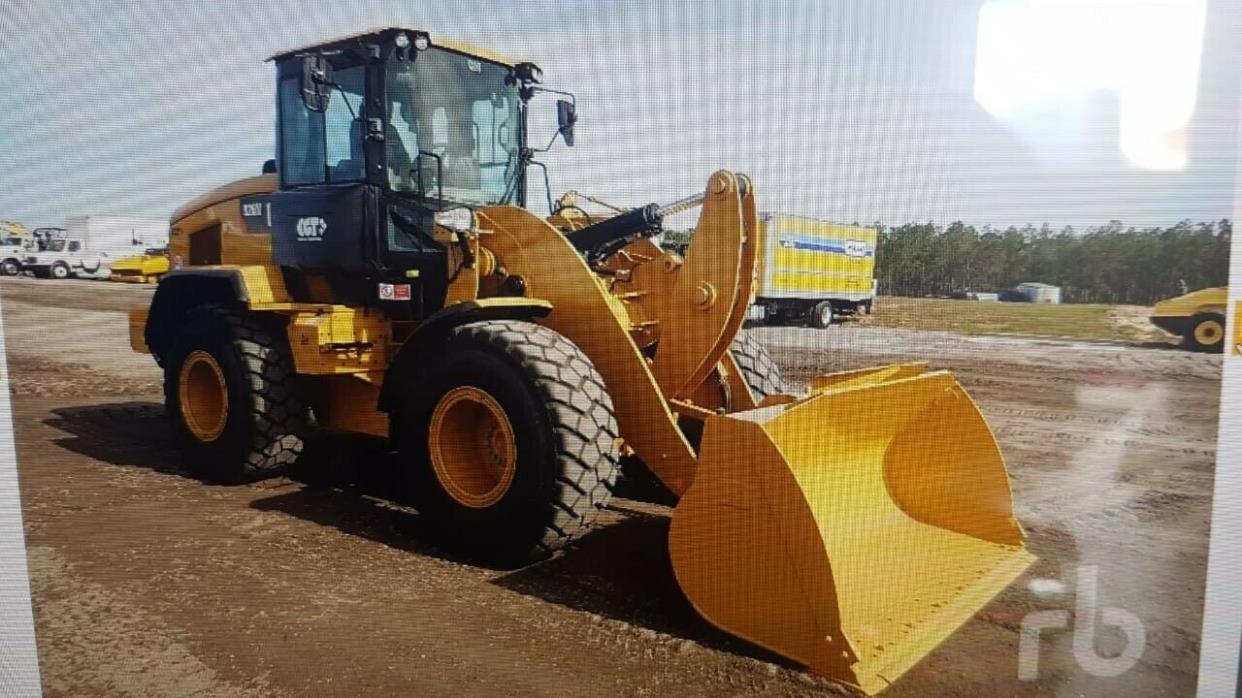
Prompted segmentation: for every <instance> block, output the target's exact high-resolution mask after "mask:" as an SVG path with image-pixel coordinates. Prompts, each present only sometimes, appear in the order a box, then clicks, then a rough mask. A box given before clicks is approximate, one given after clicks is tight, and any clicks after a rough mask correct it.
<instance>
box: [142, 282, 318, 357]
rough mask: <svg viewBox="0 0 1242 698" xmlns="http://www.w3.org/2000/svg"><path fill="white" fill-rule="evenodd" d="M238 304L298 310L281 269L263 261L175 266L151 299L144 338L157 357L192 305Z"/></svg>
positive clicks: (275, 309)
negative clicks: (246, 263)
mask: <svg viewBox="0 0 1242 698" xmlns="http://www.w3.org/2000/svg"><path fill="white" fill-rule="evenodd" d="M208 303H210V304H215V305H238V306H244V307H247V308H249V309H251V310H274V311H289V310H296V309H298V307H299V304H295V303H291V302H290V298H289V292H288V291H287V290H286V289H285V282H284V279H283V278H281V275H280V271H279V270H278V269H275V268H272V267H265V266H260V265H245V266H243V265H219V266H210V267H191V268H186V269H174V270H172V271H170V272H168V273H167V274H165V275H164V276H163V278H162V279H160V285H159V286H158V287H157V288H156V290H155V297H154V298H152V299H151V309H150V312H149V313H148V314H147V318H146V326H145V328H144V329H143V338H144V339H145V341H146V345H147V347H148V348H149V349H150V351H151V353H152V354H154V355H155V358H156V361H157V362H158V361H159V360H160V356H161V355H162V354H163V353H164V352H165V351H167V349H168V344H169V342H171V341H172V338H173V336H174V335H176V333H177V329H178V328H179V327H180V326H181V319H182V318H183V317H184V316H185V314H186V313H187V312H188V311H189V310H190V309H191V308H193V307H195V306H198V305H204V304H208Z"/></svg>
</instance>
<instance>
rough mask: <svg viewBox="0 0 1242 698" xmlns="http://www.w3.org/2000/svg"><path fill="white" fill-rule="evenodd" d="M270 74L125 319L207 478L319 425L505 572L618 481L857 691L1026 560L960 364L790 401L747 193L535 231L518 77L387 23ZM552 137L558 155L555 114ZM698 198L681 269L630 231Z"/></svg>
mask: <svg viewBox="0 0 1242 698" xmlns="http://www.w3.org/2000/svg"><path fill="white" fill-rule="evenodd" d="M273 60H274V61H275V62H276V67H277V80H278V87H277V114H278V118H277V126H278V127H277V132H278V136H277V167H276V170H277V173H276V174H271V173H269V174H264V175H262V176H259V177H253V178H250V179H246V180H242V181H239V182H234V183H232V184H229V185H226V186H224V187H221V188H220V189H218V190H216V191H214V192H211V193H208V194H206V195H204V196H202V197H200V198H198V199H196V200H194V201H192V202H190V203H189V204H187V205H185V206H183V207H182V208H181V209H179V210H178V211H177V212H175V213H174V215H173V220H172V234H171V242H170V250H169V255H170V259H171V261H172V267H173V269H172V270H171V271H170V272H169V273H168V274H166V275H165V276H164V277H163V278H162V279H161V281H160V284H159V287H158V289H157V291H156V293H155V295H154V297H153V300H152V303H151V306H150V307H149V308H148V309H146V310H143V311H137V312H135V313H133V314H132V315H131V319H130V337H131V342H132V344H133V345H134V347H135V349H137V350H139V351H147V352H150V353H152V354H153V355H154V357H155V359H156V360H157V362H159V363H160V365H161V366H162V367H163V369H164V372H165V381H164V382H165V402H166V405H167V408H168V413H169V418H170V421H171V423H172V429H173V432H174V434H175V436H176V438H177V441H178V443H179V444H180V446H181V450H182V452H183V454H184V455H185V459H186V461H187V462H188V464H189V465H190V466H191V467H193V468H194V469H195V471H196V472H198V473H199V474H200V475H202V476H203V477H205V478H210V479H217V480H230V481H241V480H251V479H256V478H261V477H266V476H269V475H272V474H275V473H278V472H280V471H281V470H282V469H284V468H286V467H288V466H290V465H291V464H293V463H295V462H296V461H298V459H299V458H301V457H303V452H304V451H306V450H307V449H308V448H309V446H308V443H311V438H310V435H311V433H312V431H311V430H312V429H314V430H316V431H318V432H331V431H344V432H351V433H358V434H366V435H371V436H375V437H384V438H387V439H388V443H389V444H390V445H391V447H392V448H393V450H394V452H395V455H396V458H395V463H396V464H397V467H398V468H400V471H401V476H402V479H403V482H404V486H403V489H402V492H401V497H402V498H403V499H405V500H406V501H409V502H411V503H413V504H414V506H415V507H416V508H417V509H418V510H419V511H420V513H421V514H422V518H423V520H424V521H426V522H428V524H427V526H426V527H424V528H425V530H427V532H428V535H430V536H433V537H434V538H435V540H436V541H437V542H438V543H439V544H440V545H443V546H445V547H449V548H454V549H459V550H462V551H465V552H468V553H470V554H472V555H475V556H478V557H481V558H483V559H486V560H489V561H491V562H493V563H497V564H504V565H517V564H523V563H525V562H528V561H530V560H533V559H538V558H540V557H544V556H546V555H549V554H552V553H553V552H555V551H556V550H558V549H560V548H562V547H563V546H565V545H566V544H567V543H568V542H569V541H571V540H572V539H574V538H575V537H577V536H579V535H581V534H582V533H583V532H584V531H586V530H587V529H588V528H589V526H590V525H591V523H592V521H593V520H594V519H595V517H596V515H597V514H598V512H599V511H600V510H601V509H602V507H603V506H604V504H605V503H606V502H607V500H608V498H609V496H610V495H611V492H612V491H613V489H614V485H615V483H616V480H617V478H618V471H619V468H620V466H621V465H622V463H623V462H624V463H625V464H626V467H627V472H634V473H640V474H645V475H646V476H647V477H648V478H649V480H650V481H652V482H658V483H659V485H660V486H661V487H663V488H665V489H666V490H667V493H668V494H669V495H670V496H671V497H672V498H673V499H680V503H679V504H678V506H677V507H676V509H674V511H673V514H672V524H671V527H670V539H669V549H670V557H671V559H672V564H673V569H674V572H675V573H676V576H677V579H678V581H679V583H680V584H681V586H682V588H683V589H685V590H686V593H687V596H688V598H689V599H690V601H691V603H692V604H693V605H694V606H695V608H696V609H698V610H699V611H700V612H701V613H702V614H703V615H704V616H705V617H706V618H707V619H708V620H710V621H711V622H713V623H715V624H717V625H719V626H720V627H722V628H724V629H725V630H728V631H730V632H733V633H735V634H737V635H740V636H742V637H745V638H747V639H749V640H751V641H752V642H755V643H757V644H759V645H762V646H764V647H768V648H770V649H772V650H773V651H776V652H778V653H780V654H782V655H784V656H787V657H790V658H792V659H794V660H796V661H799V662H802V663H804V664H806V665H808V666H810V667H811V668H813V669H814V670H816V671H819V672H821V673H824V674H825V675H828V676H831V677H833V678H836V679H838V680H840V681H843V682H846V683H849V684H852V685H855V686H858V687H860V688H862V689H863V690H865V691H867V692H876V691H878V690H880V689H882V688H883V687H884V686H886V685H888V683H890V682H891V681H892V680H894V679H895V678H896V677H897V676H898V675H899V674H900V673H901V672H903V671H905V670H906V669H907V668H909V667H910V666H911V665H912V664H913V663H914V662H915V661H917V660H918V659H919V658H920V657H922V656H923V655H924V654H926V653H927V652H928V651H930V649H931V648H933V647H934V646H935V645H936V644H937V643H939V642H940V641H941V640H942V639H943V638H944V637H946V636H947V635H948V634H949V633H951V632H952V631H953V629H954V628H956V627H957V626H958V625H960V624H961V623H962V622H963V621H964V620H966V619H967V618H968V617H969V615H970V613H972V612H973V611H974V610H975V609H976V608H978V607H979V606H980V605H982V604H983V603H984V602H986V601H987V600H988V599H990V598H991V597H992V596H993V595H994V594H996V593H997V592H998V591H1000V590H1001V589H1003V588H1004V587H1005V586H1006V585H1007V584H1008V583H1009V582H1010V581H1011V580H1012V579H1013V578H1015V577H1016V576H1017V575H1018V574H1020V573H1021V572H1022V570H1024V569H1025V568H1026V567H1027V566H1028V565H1029V564H1030V562H1031V560H1032V558H1031V556H1030V555H1029V554H1028V553H1027V552H1026V551H1025V550H1024V547H1023V539H1024V536H1023V533H1022V529H1021V527H1020V526H1019V525H1018V522H1017V521H1016V520H1015V519H1014V517H1013V512H1012V503H1011V498H1010V493H1009V484H1008V479H1007V476H1006V472H1005V466H1004V461H1003V459H1002V457H1001V455H1000V452H999V450H998V448H997V446H996V443H995V440H994V439H993V438H992V435H991V432H990V431H989V430H988V427H987V425H986V423H985V422H984V421H983V418H982V416H981V415H980V414H979V411H978V409H977V408H976V407H975V405H974V403H973V402H972V401H971V400H970V398H969V396H967V395H966V393H965V392H964V391H963V390H962V389H961V387H960V386H959V385H958V384H957V382H956V381H955V380H954V379H953V378H952V376H950V375H949V374H947V373H945V372H943V371H927V370H926V366H924V365H922V364H901V365H895V366H887V367H878V368H874V369H864V370H859V371H850V372H844V373H836V374H828V375H824V376H820V377H817V378H815V379H814V380H813V382H812V384H811V386H810V390H809V391H808V392H806V393H803V394H789V393H787V392H786V390H785V386H784V383H783V381H781V379H780V376H779V372H778V371H777V370H776V367H775V364H774V363H773V362H772V361H771V358H770V357H768V356H767V355H766V352H765V351H763V349H762V347H761V346H760V345H758V344H757V343H755V342H754V341H753V339H750V338H748V337H746V336H745V335H744V334H741V325H742V322H743V321H744V320H745V318H746V315H747V312H748V309H749V306H750V304H751V303H752V302H753V299H754V296H755V283H756V273H755V270H756V267H757V266H758V265H759V264H760V261H759V256H760V250H762V242H763V232H762V230H761V228H760V227H759V224H758V215H757V213H756V206H755V191H754V187H753V185H752V183H751V181H750V180H749V178H747V177H746V176H745V175H740V174H734V173H732V172H728V171H719V172H716V173H714V174H713V175H711V177H710V178H709V179H708V181H707V184H706V186H705V188H704V191H703V193H702V194H698V195H694V196H691V197H687V198H685V199H682V200H678V201H676V202H674V203H672V204H668V205H665V206H659V205H656V204H652V205H649V206H646V207H640V208H637V209H634V210H632V211H629V212H626V213H621V214H619V215H617V216H615V217H613V218H610V219H607V220H603V221H598V220H591V218H590V217H589V216H586V215H584V212H582V211H581V209H576V207H574V206H565V207H562V208H560V209H558V210H556V211H554V212H553V215H551V216H550V217H549V218H547V219H543V218H540V217H538V216H536V215H535V214H533V213H531V212H530V211H528V210H526V209H525V208H524V207H523V205H524V203H525V181H524V172H525V169H526V167H527V166H528V165H529V164H531V162H532V161H531V155H532V152H533V151H532V150H531V149H530V148H528V147H527V144H526V129H525V122H526V110H527V108H528V102H529V101H530V98H531V97H532V96H533V95H535V94H537V92H538V80H539V78H540V73H539V71H538V69H537V68H535V67H534V66H533V65H531V64H528V63H517V62H514V61H509V60H507V59H502V58H499V57H496V56H493V55H491V54H489V53H487V52H485V51H481V50H477V49H471V48H469V47H465V46H462V45H456V44H450V43H447V42H442V41H436V42H432V41H431V39H430V37H429V36H428V35H427V34H425V33H423V32H418V31H415V30H411V29H401V28H392V29H384V30H377V31H373V32H368V33H365V34H360V35H357V36H353V37H347V38H345V39H341V40H337V41H333V42H328V43H325V44H321V45H316V46H312V47H308V48H304V49H299V50H297V51H290V52H286V53H282V54H278V55H277V56H275V57H274V59H273ZM558 117H559V118H558V120H559V122H560V128H561V131H560V134H561V135H563V136H564V139H565V141H566V143H567V144H571V143H572V125H573V121H574V118H575V116H574V109H573V106H572V102H571V101H569V100H563V101H561V102H560V103H559V104H558ZM694 206H698V207H701V211H700V216H699V222H698V226H697V228H696V232H695V234H694V235H693V237H692V238H691V241H690V243H689V245H688V248H687V249H686V250H685V253H684V255H681V254H675V253H672V252H667V251H664V250H661V249H660V248H659V247H658V246H657V245H655V244H654V243H653V242H652V241H651V240H650V239H649V236H651V235H652V234H653V233H655V232H658V230H659V224H660V221H661V220H662V218H663V217H664V216H666V215H671V214H672V213H676V212H680V211H683V210H686V209H688V208H690V207H694ZM575 209H576V210H575ZM860 414H863V415H867V417H866V419H863V420H858V419H857V418H856V417H857V415H860ZM947 454H952V456H951V457H949V456H948V455H947ZM739 458H741V459H742V460H739ZM855 508H858V509H855ZM856 515H857V520H854V517H855V516H856ZM869 542H870V543H869ZM881 542H882V543H883V544H882V545H879V544H880V543H881ZM871 544H876V545H879V547H878V548H876V545H871ZM869 545H870V547H869ZM830 560H831V564H829V563H830ZM908 560H917V565H918V569H917V571H916V570H914V569H913V568H911V567H910V564H909V563H908V562H907V561H908ZM869 570H878V572H874V573H873V572H869ZM916 582H917V583H916ZM894 599H896V600H897V603H898V604H899V609H898V610H897V611H893V612H890V611H888V610H886V607H885V604H886V603H888V602H892V601H893V600H894ZM882 614H887V615H888V619H887V620H886V621H883V620H881V619H880V618H879V617H878V616H879V615H882Z"/></svg>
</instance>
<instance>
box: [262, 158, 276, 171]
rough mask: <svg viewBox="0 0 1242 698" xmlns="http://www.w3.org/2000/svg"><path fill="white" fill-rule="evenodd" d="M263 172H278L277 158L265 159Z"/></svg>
mask: <svg viewBox="0 0 1242 698" xmlns="http://www.w3.org/2000/svg"><path fill="white" fill-rule="evenodd" d="M263 174H276V161H275V160H264V161H263Z"/></svg>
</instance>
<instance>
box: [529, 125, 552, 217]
mask: <svg viewBox="0 0 1242 698" xmlns="http://www.w3.org/2000/svg"><path fill="white" fill-rule="evenodd" d="M553 140H555V139H553ZM526 164H528V165H535V166H537V167H538V168H539V169H541V170H543V193H544V195H545V196H547V197H548V213H549V215H550V214H551V213H552V211H554V210H555V209H554V208H553V207H552V183H551V182H550V181H549V180H548V166H547V165H545V164H544V163H542V162H539V161H538V160H527V161H526Z"/></svg>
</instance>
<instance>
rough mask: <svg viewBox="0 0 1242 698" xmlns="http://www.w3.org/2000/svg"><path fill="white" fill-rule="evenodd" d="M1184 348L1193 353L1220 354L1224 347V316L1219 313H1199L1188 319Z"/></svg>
mask: <svg viewBox="0 0 1242 698" xmlns="http://www.w3.org/2000/svg"><path fill="white" fill-rule="evenodd" d="M1184 339H1185V341H1186V346H1187V347H1188V348H1190V349H1193V350H1194V351H1204V352H1212V353H1220V352H1221V351H1223V350H1224V347H1225V316H1224V315H1221V314H1220V313H1199V314H1197V315H1195V316H1194V317H1192V318H1190V329H1188V330H1187V331H1186V336H1185V338H1184Z"/></svg>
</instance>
